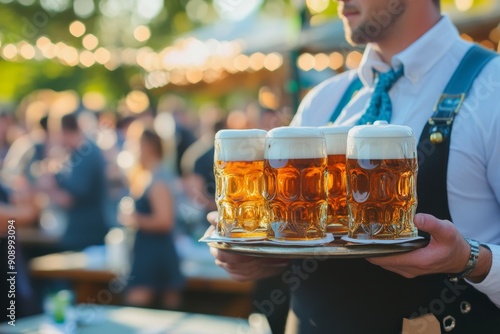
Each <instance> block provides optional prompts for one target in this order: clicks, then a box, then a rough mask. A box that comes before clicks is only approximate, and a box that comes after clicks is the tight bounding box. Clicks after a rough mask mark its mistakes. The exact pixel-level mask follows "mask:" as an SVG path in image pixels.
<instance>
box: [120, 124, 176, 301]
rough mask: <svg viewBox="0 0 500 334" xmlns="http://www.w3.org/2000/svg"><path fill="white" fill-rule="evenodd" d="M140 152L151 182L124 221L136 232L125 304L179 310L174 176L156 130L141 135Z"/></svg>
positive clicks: (147, 184) (141, 161)
mask: <svg viewBox="0 0 500 334" xmlns="http://www.w3.org/2000/svg"><path fill="white" fill-rule="evenodd" d="M139 150H140V163H141V166H142V168H143V169H144V171H145V172H146V175H148V176H149V178H146V179H149V182H145V183H144V182H142V183H143V184H144V185H145V186H144V187H143V188H144V191H143V192H142V194H141V195H140V196H138V198H137V199H136V200H135V213H134V214H132V215H130V216H129V217H128V218H127V219H124V220H122V221H123V223H124V224H125V225H129V226H131V227H134V228H136V229H137V232H136V236H135V241H134V247H133V251H132V267H131V272H130V283H129V286H128V289H127V292H126V295H125V302H126V303H128V304H130V305H134V306H142V307H151V306H154V305H155V302H160V303H161V306H163V307H165V308H168V309H177V308H179V306H180V304H181V301H182V298H181V290H182V288H183V286H184V277H183V276H182V273H181V271H180V263H179V257H178V255H177V252H176V249H175V245H174V238H173V233H172V232H173V229H174V225H175V206H174V198H173V195H172V192H171V190H170V189H169V184H171V181H172V176H171V175H170V174H169V173H168V171H167V168H166V167H165V166H164V165H163V164H162V161H163V147H162V141H161V139H160V137H159V136H158V135H157V134H156V133H155V132H154V131H153V130H149V129H146V130H144V131H143V132H142V135H141V136H140V139H139ZM139 179H140V181H144V180H145V178H139ZM132 182H133V181H132ZM132 186H133V184H132ZM132 193H133V192H132ZM157 296H158V297H159V296H161V300H160V301H157V300H155V298H156V297H157Z"/></svg>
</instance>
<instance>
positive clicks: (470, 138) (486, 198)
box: [291, 16, 500, 307]
mask: <svg viewBox="0 0 500 334" xmlns="http://www.w3.org/2000/svg"><path fill="white" fill-rule="evenodd" d="M470 47H471V43H468V42H465V41H464V40H462V39H461V38H460V36H459V34H458V31H457V29H456V28H455V27H454V25H453V23H452V22H451V20H450V19H449V18H448V17H446V16H444V17H443V18H442V19H441V20H440V21H439V22H438V23H437V24H436V25H435V26H434V27H433V28H432V29H430V30H429V31H427V32H426V33H425V34H424V35H423V36H422V37H420V38H419V39H418V40H417V41H416V42H414V43H413V44H412V45H410V46H409V47H408V48H407V49H405V50H404V51H402V52H401V53H399V54H397V55H395V56H394V57H393V58H392V64H391V65H392V67H393V68H394V69H396V68H398V67H400V66H401V65H403V66H404V76H403V77H402V78H401V79H399V81H397V82H396V83H395V84H394V86H393V87H392V89H391V91H390V97H391V101H392V105H393V113H392V118H391V123H392V124H401V125H407V126H409V127H411V128H412V129H413V132H414V133H415V137H416V139H417V140H418V139H419V137H420V134H421V132H422V130H423V128H424V125H425V124H426V122H427V120H428V119H429V117H431V115H432V112H433V108H434V105H435V104H436V101H437V100H438V98H439V96H440V95H441V93H442V92H443V90H444V87H445V86H446V84H447V83H448V81H449V79H450V78H451V76H452V75H453V73H454V71H455V69H456V68H457V66H458V64H459V63H460V61H461V60H462V58H463V56H464V55H465V53H466V52H467V50H468V49H469V48H470ZM373 68H375V69H376V70H378V71H382V72H385V71H387V70H388V69H389V65H388V64H386V63H384V62H382V60H381V58H380V57H379V55H378V54H377V53H376V52H375V50H374V49H373V48H372V46H371V45H368V46H367V48H366V50H365V53H364V55H363V59H362V62H361V64H360V67H359V68H358V69H357V75H358V76H359V78H360V79H361V81H362V82H363V85H364V86H363V88H362V89H361V90H360V91H359V92H358V94H357V95H356V96H355V97H354V98H353V99H352V100H351V101H350V103H349V104H348V105H347V106H346V107H345V108H344V110H343V111H342V113H341V114H340V115H339V117H338V118H337V120H336V122H335V123H334V124H335V125H355V124H356V122H357V121H358V120H359V118H360V117H361V115H362V114H363V112H364V111H365V110H366V108H367V106H368V104H369V101H370V98H371V95H372V93H373V89H374V77H373V70H372V69H373ZM355 75H356V73H355V71H349V72H345V73H342V74H340V75H337V76H335V77H333V78H331V79H329V80H326V81H325V82H323V83H321V84H320V85H318V86H317V87H315V88H314V89H313V90H312V91H311V92H310V93H309V94H308V95H307V96H306V97H305V98H304V100H303V101H302V103H301V105H300V107H299V110H298V112H297V114H296V116H295V117H294V119H293V120H292V123H291V125H292V126H320V125H326V124H327V123H328V122H329V119H330V116H331V114H332V113H333V111H334V109H335V107H336V105H337V103H338V102H339V100H340V99H341V97H342V95H343V94H344V92H345V90H346V88H347V86H348V85H349V84H350V82H351V81H352V80H353V78H354V77H355ZM447 187H448V201H449V207H450V213H451V217H452V221H453V223H454V224H455V226H456V227H457V228H458V230H459V231H460V232H461V233H462V235H463V236H464V237H468V238H473V239H476V240H478V241H480V242H482V243H487V244H488V246H489V247H490V248H491V251H492V253H493V265H492V267H491V270H490V273H489V274H488V276H487V277H486V279H485V280H484V281H483V282H481V283H479V284H473V286H474V287H475V288H476V289H478V290H479V291H481V292H483V293H485V294H486V295H487V296H488V297H489V298H490V299H491V300H492V301H493V302H494V303H495V304H496V305H497V306H499V307H500V57H497V58H496V59H494V60H492V61H490V63H489V64H488V65H486V67H485V68H484V69H483V71H482V72H481V74H480V75H479V76H478V78H477V79H476V80H475V82H474V85H473V86H472V89H471V91H470V92H469V95H468V97H467V98H466V99H465V101H464V104H463V106H462V108H461V110H460V112H459V114H458V116H457V117H456V119H455V122H454V125H453V131H452V136H451V143H450V155H449V162H448V177H447Z"/></svg>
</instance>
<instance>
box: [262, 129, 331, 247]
mask: <svg viewBox="0 0 500 334" xmlns="http://www.w3.org/2000/svg"><path fill="white" fill-rule="evenodd" d="M326 160H327V159H326V150H325V138H324V136H323V133H322V132H321V131H320V130H319V129H318V128H308V127H300V128H293V127H281V128H276V129H273V130H271V131H269V132H268V134H267V138H266V149H265V161H264V176H265V186H266V196H267V201H268V206H269V215H270V217H269V220H270V223H269V227H268V233H267V237H268V238H269V239H273V240H278V241H279V240H287V241H303V240H315V239H321V238H324V237H325V234H326V210H327V198H328V193H327V169H326V167H327V165H326Z"/></svg>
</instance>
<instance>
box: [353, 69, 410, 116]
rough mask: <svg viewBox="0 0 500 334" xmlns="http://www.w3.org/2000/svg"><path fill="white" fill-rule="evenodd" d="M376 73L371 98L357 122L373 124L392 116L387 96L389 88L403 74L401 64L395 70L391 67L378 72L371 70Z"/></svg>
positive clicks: (390, 104)
mask: <svg viewBox="0 0 500 334" xmlns="http://www.w3.org/2000/svg"><path fill="white" fill-rule="evenodd" d="M373 72H374V73H375V74H377V78H376V79H375V90H374V91H373V95H372V99H371V101H370V105H369V106H368V108H367V109H366V111H365V113H364V115H363V116H361V119H360V120H359V121H358V124H359V125H361V124H373V123H374V122H375V121H378V120H380V121H387V122H388V123H389V122H390V121H391V116H392V103H391V98H390V97H389V90H390V89H391V87H392V85H393V84H394V83H395V82H396V81H398V79H399V78H401V76H402V75H403V72H404V71H403V66H401V67H400V68H398V69H397V70H396V71H394V70H393V69H391V70H389V71H387V72H383V73H380V72H378V71H376V70H375V69H374V70H373Z"/></svg>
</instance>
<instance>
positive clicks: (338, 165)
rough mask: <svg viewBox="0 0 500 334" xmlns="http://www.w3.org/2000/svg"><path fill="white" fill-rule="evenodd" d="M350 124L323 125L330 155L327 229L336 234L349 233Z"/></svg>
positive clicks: (327, 152) (327, 150)
mask: <svg viewBox="0 0 500 334" xmlns="http://www.w3.org/2000/svg"><path fill="white" fill-rule="evenodd" d="M350 129H351V127H348V126H325V127H321V128H320V130H321V131H323V134H324V135H325V140H326V154H327V157H328V160H327V165H328V209H327V222H326V231H327V232H328V233H334V234H335V235H344V234H347V230H348V219H347V194H346V184H347V180H346V166H345V163H346V156H345V151H346V145H347V133H348V132H349V130H350Z"/></svg>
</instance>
